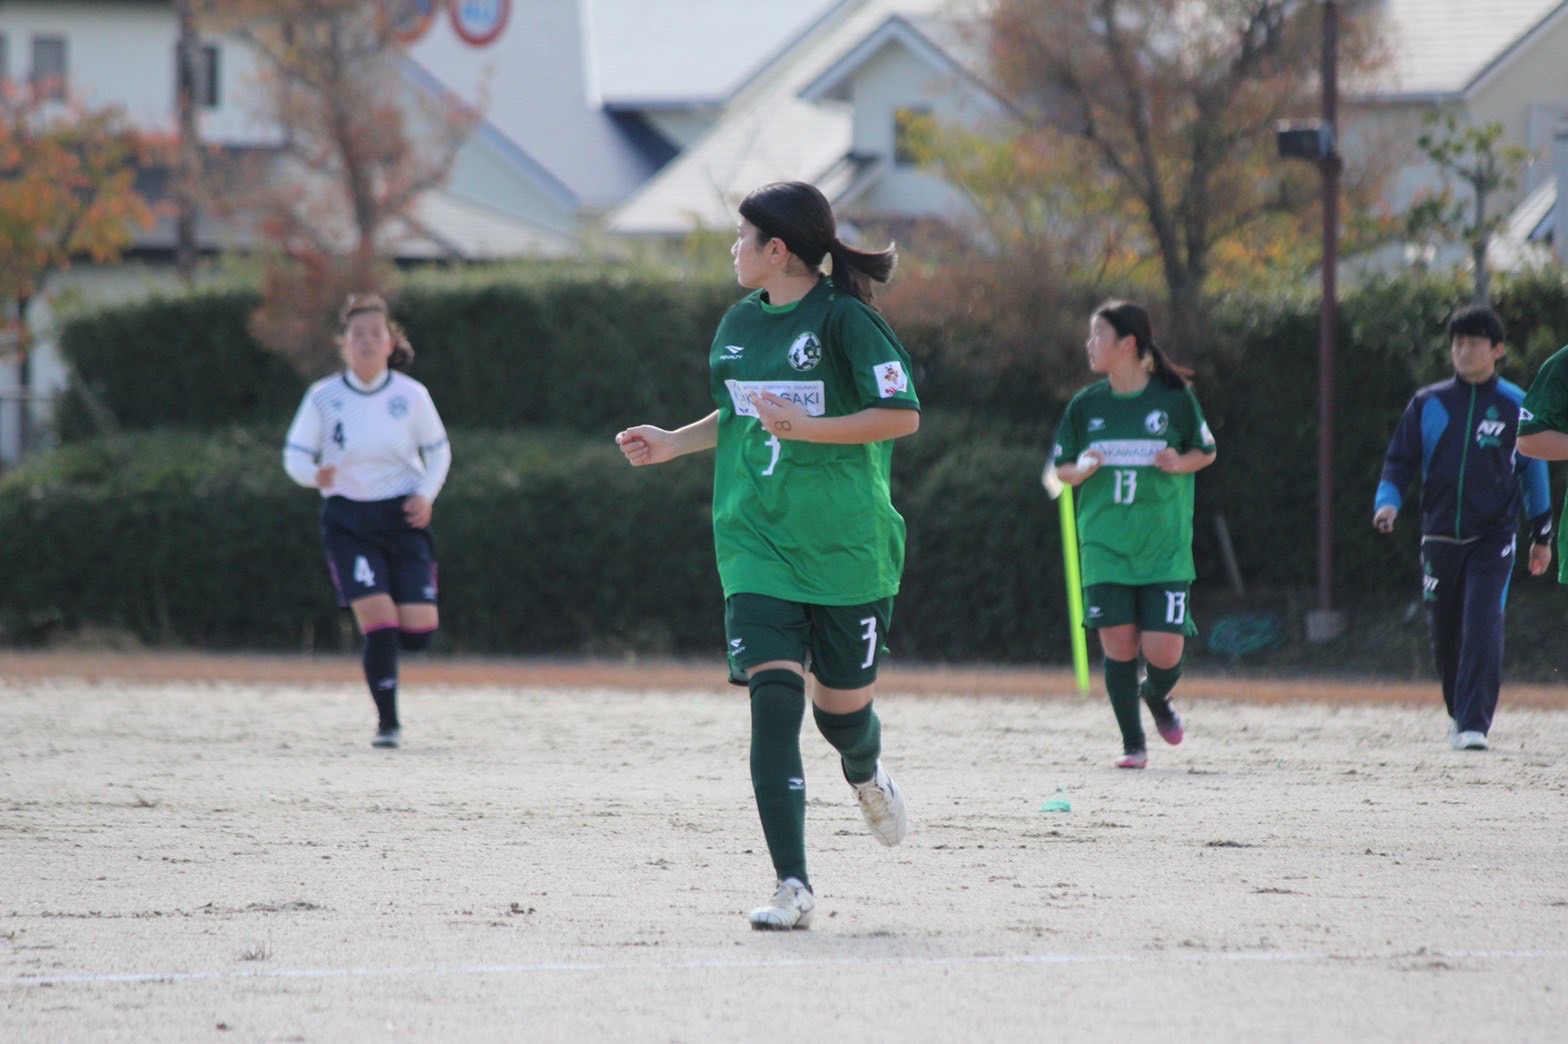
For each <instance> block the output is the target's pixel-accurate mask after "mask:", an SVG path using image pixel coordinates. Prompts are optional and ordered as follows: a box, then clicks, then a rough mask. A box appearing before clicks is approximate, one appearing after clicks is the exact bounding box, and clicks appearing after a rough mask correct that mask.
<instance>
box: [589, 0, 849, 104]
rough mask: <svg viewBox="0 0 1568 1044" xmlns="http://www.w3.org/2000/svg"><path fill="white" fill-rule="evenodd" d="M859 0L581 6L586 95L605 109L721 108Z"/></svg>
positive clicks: (684, 0)
mask: <svg viewBox="0 0 1568 1044" xmlns="http://www.w3.org/2000/svg"><path fill="white" fill-rule="evenodd" d="M857 2H858V0H793V2H791V3H779V2H778V0H657V2H650V0H583V25H584V31H583V36H584V46H585V50H586V51H587V54H588V56H589V65H588V73H589V81H590V82H589V90H590V91H591V92H592V93H593V94H594V96H595V97H597V99H598V100H599V101H600V102H601V103H602V104H603V105H605V106H606V107H608V108H611V109H631V108H635V109H668V108H691V107H703V106H715V105H721V104H723V103H724V102H726V101H728V100H729V99H730V98H731V97H732V96H733V95H734V94H735V92H736V91H738V90H739V89H740V88H741V87H742V86H744V85H745V83H746V81H747V80H748V79H750V78H751V77H752V76H753V75H755V74H756V72H757V71H758V70H759V69H762V68H765V67H766V66H767V65H769V64H770V63H771V62H772V60H773V59H774V58H775V57H776V56H777V55H778V53H779V51H780V50H781V49H783V48H786V47H788V45H789V44H790V43H791V42H792V41H794V40H795V39H796V38H797V37H799V36H800V35H801V34H802V33H805V32H807V31H808V30H809V29H810V28H811V27H812V26H813V25H815V24H816V23H817V22H818V21H820V20H821V19H823V18H825V17H828V16H830V15H831V13H832V12H833V9H834V8H839V7H844V6H846V5H849V6H853V4H855V3H857Z"/></svg>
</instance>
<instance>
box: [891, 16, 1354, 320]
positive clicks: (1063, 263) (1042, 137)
mask: <svg viewBox="0 0 1568 1044" xmlns="http://www.w3.org/2000/svg"><path fill="white" fill-rule="evenodd" d="M1321 10H1322V5H1321V3H1318V2H1312V0H992V2H991V3H990V4H989V16H988V18H987V19H985V20H984V21H983V23H982V24H983V28H982V29H981V31H980V32H979V33H978V34H977V35H976V40H975V42H976V44H977V46H978V47H979V48H980V49H981V51H982V52H983V53H984V54H985V55H986V60H987V66H988V68H989V70H990V74H991V77H992V80H991V86H992V88H993V90H994V91H995V92H996V93H997V95H998V96H999V97H1001V98H1003V99H1005V101H1006V102H1007V104H1008V105H1009V106H1010V107H1011V110H1012V114H1013V117H1014V119H1013V120H1012V122H1011V128H1010V131H1009V133H1007V134H1006V135H1005V136H1004V137H1002V138H1000V139H997V138H995V137H994V136H993V137H991V138H990V139H987V138H985V137H982V136H980V135H976V134H972V133H965V132H962V131H959V130H956V129H953V128H948V127H939V126H936V125H935V124H934V123H931V122H930V121H929V119H927V120H925V121H924V126H915V127H913V128H911V129H912V130H913V131H914V132H915V133H914V135H913V137H914V138H915V140H916V141H917V142H918V143H919V144H918V145H917V151H923V158H924V159H925V160H926V161H927V162H928V163H930V164H931V165H932V166H933V167H934V168H936V169H937V170H938V171H939V172H940V173H941V174H942V175H943V176H944V178H946V179H947V180H949V181H950V182H952V183H954V184H957V185H959V186H961V187H962V188H963V189H964V190H965V191H966V193H967V194H968V196H969V198H970V199H971V201H972V202H974V204H975V209H976V210H977V212H978V213H979V214H981V215H982V220H983V223H984V226H985V239H986V240H987V248H988V249H991V250H1000V251H1001V252H1003V253H1006V252H1008V251H1009V250H1015V249H1016V250H1021V251H1023V252H1025V253H1027V254H1029V255H1032V256H1034V257H1036V258H1037V259H1038V260H1039V262H1040V263H1041V264H1042V265H1043V266H1044V268H1043V270H1037V271H1036V272H1035V273H1034V274H1035V275H1036V276H1037V277H1042V278H1048V279H1049V278H1056V279H1061V280H1066V281H1068V282H1069V283H1072V284H1074V285H1077V286H1080V287H1084V286H1088V287H1095V286H1106V287H1111V288H1116V289H1120V288H1125V287H1128V286H1129V285H1131V286H1136V285H1139V284H1143V285H1150V286H1151V289H1152V288H1153V287H1155V286H1157V287H1159V288H1160V290H1163V296H1164V298H1165V301H1164V305H1165V311H1166V312H1167V314H1168V325H1169V329H1170V330H1171V340H1172V341H1173V342H1174V343H1175V344H1178V345H1181V346H1183V348H1185V346H1187V345H1191V344H1193V343H1194V342H1197V341H1199V340H1200V339H1201V336H1202V329H1203V321H1202V315H1203V308H1204V298H1205V294H1206V293H1208V292H1212V291H1213V290H1214V289H1216V288H1217V287H1218V288H1234V287H1243V288H1247V289H1257V288H1261V287H1264V286H1267V285H1270V284H1271V283H1272V285H1278V284H1279V283H1280V282H1281V281H1283V280H1289V279H1298V278H1300V277H1301V276H1302V275H1303V274H1304V273H1305V272H1306V271H1307V270H1308V268H1309V267H1310V266H1311V265H1312V264H1313V263H1315V262H1316V259H1317V250H1316V242H1317V240H1316V230H1317V225H1318V222H1319V218H1318V217H1317V203H1316V179H1317V175H1316V172H1315V171H1314V170H1313V169H1312V168H1311V167H1310V166H1309V165H1307V164H1289V163H1285V162H1284V161H1282V160H1280V159H1279V158H1278V156H1277V155H1276V150H1275V142H1274V128H1275V123H1276V121H1278V120H1281V119H1286V118H1300V117H1305V116H1310V115H1313V114H1314V113H1315V112H1316V108H1317V95H1316V93H1315V92H1316V91H1317V90H1318V72H1319V67H1320V62H1321V40H1320V27H1321ZM1340 53H1341V64H1342V67H1346V68H1356V67H1358V66H1359V65H1360V63H1364V62H1366V61H1369V60H1370V57H1371V56H1372V55H1373V54H1374V53H1375V41H1374V40H1373V39H1372V38H1371V36H1370V34H1369V32H1368V31H1367V29H1366V27H1365V26H1364V25H1362V24H1361V23H1359V22H1356V21H1354V20H1349V24H1347V25H1346V26H1345V28H1344V29H1343V30H1342V32H1341V45H1340ZM1378 173H1379V172H1377V171H1367V170H1357V171H1350V172H1347V177H1346V198H1347V200H1348V201H1349V202H1348V204H1347V205H1348V206H1349V207H1350V208H1351V209H1356V208H1357V207H1358V206H1359V205H1360V204H1361V203H1363V202H1366V201H1370V199H1371V198H1372V192H1371V190H1372V189H1373V188H1375V186H1376V183H1377V175H1378ZM1014 269H1015V270H1016V266H1014Z"/></svg>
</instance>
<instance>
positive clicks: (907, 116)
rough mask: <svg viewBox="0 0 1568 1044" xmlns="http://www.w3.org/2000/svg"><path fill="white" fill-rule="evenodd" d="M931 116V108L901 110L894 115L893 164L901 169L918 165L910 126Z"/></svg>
mask: <svg viewBox="0 0 1568 1044" xmlns="http://www.w3.org/2000/svg"><path fill="white" fill-rule="evenodd" d="M930 115H931V110H930V109H929V108H907V107H906V108H901V109H898V110H896V111H894V113H893V162H894V163H895V164H897V165H898V166H900V167H908V166H913V165H914V164H916V163H918V162H919V161H920V160H919V157H918V156H916V155H915V152H914V148H913V144H912V142H911V140H910V133H909V128H910V124H911V123H913V122H915V121H917V120H921V119H923V118H925V117H927V116H930Z"/></svg>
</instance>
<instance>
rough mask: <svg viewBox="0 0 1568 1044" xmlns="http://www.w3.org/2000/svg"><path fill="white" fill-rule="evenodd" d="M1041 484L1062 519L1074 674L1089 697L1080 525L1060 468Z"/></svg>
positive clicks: (1047, 474) (1051, 469) (1047, 472)
mask: <svg viewBox="0 0 1568 1044" xmlns="http://www.w3.org/2000/svg"><path fill="white" fill-rule="evenodd" d="M1040 484H1041V485H1043V486H1044V487H1045V491H1046V492H1047V493H1049V494H1050V495H1051V499H1052V500H1054V501H1056V505H1057V509H1058V510H1059V511H1060V512H1061V516H1062V566H1063V572H1064V574H1065V575H1066V578H1067V620H1068V628H1069V630H1070V631H1071V632H1072V633H1071V634H1070V635H1069V637H1070V638H1071V639H1072V643H1073V675H1074V676H1075V677H1076V678H1077V680H1078V692H1079V693H1080V694H1081V695H1084V696H1087V695H1089V636H1088V635H1086V634H1084V630H1083V584H1082V576H1081V575H1080V574H1079V572H1078V522H1077V520H1076V519H1075V518H1074V517H1073V491H1072V490H1071V489H1068V488H1067V484H1066V483H1064V482H1063V481H1062V480H1061V479H1059V478H1057V477H1056V466H1055V465H1054V464H1047V465H1046V466H1045V474H1043V475H1041V476H1040Z"/></svg>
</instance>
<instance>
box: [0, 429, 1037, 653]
mask: <svg viewBox="0 0 1568 1044" xmlns="http://www.w3.org/2000/svg"><path fill="white" fill-rule="evenodd" d="M453 442H454V446H455V449H456V464H455V465H454V472H453V476H452V479H451V481H450V482H449V484H448V487H447V489H446V490H445V491H444V492H443V493H442V495H441V498H440V500H439V501H438V508H437V520H436V523H435V525H434V527H433V532H434V533H435V536H436V541H437V552H438V558H439V561H440V577H441V587H442V603H443V605H442V617H443V640H442V641H443V645H444V647H445V648H447V649H448V650H451V651H462V652H471V653H484V654H543V653H593V654H620V653H649V654H654V653H657V654H665V655H668V654H672V653H675V654H701V653H707V654H711V655H714V656H722V650H723V629H722V622H721V621H722V600H721V593H720V589H719V584H718V576H717V572H716V570H715V568H714V564H713V550H712V539H711V532H710V528H709V525H710V523H709V517H710V515H709V502H710V499H711V496H712V478H711V471H710V469H711V462H710V461H708V460H704V459H700V458H691V459H684V460H680V461H676V462H672V463H671V464H667V465H663V466H661V467H659V468H653V469H632V468H629V467H627V466H626V464H625V462H624V461H623V460H622V459H621V456H620V453H619V452H618V451H617V450H616V449H615V447H614V446H613V444H611V443H610V442H609V440H607V439H606V440H595V441H593V442H587V441H585V440H583V439H582V438H581V437H580V436H574V435H565V434H548V433H538V432H535V433H530V434H526V435H485V434H480V433H473V432H468V433H462V432H459V433H457V434H456V435H455V436H454V439H453ZM1037 470H1038V461H1036V460H1035V456H1034V454H1033V452H1032V451H1030V450H1027V449H1020V448H1016V447H1014V448H1007V447H976V446H965V447H963V448H962V451H961V452H958V453H955V454H953V455H950V456H949V457H947V459H944V460H942V461H941V462H939V463H938V464H937V465H935V466H934V467H932V468H930V469H929V472H928V474H927V475H925V476H924V477H923V478H921V479H918V480H907V479H906V480H905V482H904V483H903V487H904V488H903V489H902V490H901V492H900V497H901V499H902V500H903V506H904V508H905V511H906V514H907V515H908V517H909V521H910V527H911V530H912V532H913V534H915V535H914V537H913V538H912V539H911V547H910V558H911V568H910V570H909V573H908V578H907V582H906V591H910V592H913V593H912V594H911V595H910V596H909V597H908V598H906V599H902V600H901V601H900V605H899V611H898V615H899V621H898V628H897V629H898V631H900V632H901V634H900V640H899V641H898V644H899V646H900V649H901V650H902V651H904V652H905V654H907V655H914V656H917V657H919V658H922V659H964V658H978V657H985V658H998V659H1011V660H1031V661H1038V660H1040V659H1042V658H1046V657H1047V656H1048V655H1049V654H1050V650H1049V648H1048V645H1049V640H1048V637H1047V628H1048V627H1049V626H1053V625H1054V624H1059V621H1055V622H1054V624H1053V622H1051V621H1050V620H1049V617H1050V615H1051V613H1052V612H1053V611H1054V610H1055V609H1056V607H1058V606H1060V605H1062V604H1063V602H1062V595H1061V569H1060V565H1059V556H1055V557H1053V556H1050V555H1047V554H1045V553H1043V548H1044V546H1045V545H1046V543H1047V540H1046V537H1047V532H1046V529H1045V521H1046V518H1047V516H1046V515H1045V513H1043V512H1042V511H1040V510H1039V505H1038V504H1037V503H1035V502H1036V501H1037V500H1041V499H1043V496H1041V495H1040V494H1039V492H1038V489H1037V488H1036V489H1034V490H1031V489H1030V488H1029V484H1028V483H1025V482H1021V481H1019V475H1020V473H1022V474H1027V473H1029V472H1031V471H1037ZM317 506H318V500H317V498H316V496H315V494H313V493H312V492H310V491H308V490H303V489H300V488H299V487H297V486H294V485H293V484H292V483H290V482H289V481H288V479H287V477H286V476H284V475H283V473H282V469H281V466H280V464H279V451H278V446H277V444H276V443H275V442H274V441H273V440H271V439H270V438H265V437H257V436H256V435H254V434H252V433H250V432H248V431H244V430H240V431H231V432H228V433H225V434H223V435H221V436H212V435H209V436H191V435H182V434H171V433H162V434H155V435H128V436H122V437H119V438H115V439H109V440H99V441H94V442H89V443H81V444H78V445H74V446H71V447H67V448H65V449H62V450H61V451H59V452H57V453H55V454H53V455H52V456H51V457H49V458H47V459H41V460H38V461H35V462H34V463H32V464H30V465H28V466H27V467H25V468H22V469H19V470H17V471H14V472H12V473H10V474H9V475H8V476H6V477H5V479H4V480H3V481H0V532H5V533H6V534H7V550H6V554H5V555H4V556H0V630H3V638H4V639H5V640H7V641H10V642H13V643H20V644H26V643H34V642H39V641H45V640H48V639H49V638H50V637H51V636H52V635H53V634H55V633H60V632H63V633H72V632H75V631H78V630H82V629H85V628H93V629H110V630H117V631H123V632H127V633H129V634H131V635H134V636H135V637H136V638H137V639H139V640H140V641H142V642H145V643H149V644H158V645H188V646H196V647H201V648H212V649H230V648H255V649H277V650H287V649H300V648H324V649H335V648H341V647H342V646H343V645H344V643H345V641H346V639H347V636H348V635H347V631H346V630H345V624H344V622H343V621H342V620H341V619H340V618H339V614H338V613H337V612H336V610H335V609H334V602H333V597H332V592H331V589H330V585H329V583H328V580H327V573H326V569H325V565H324V562H323V558H322V554H321V550H320V546H319V541H318V536H317V521H316V513H317ZM972 588H978V589H980V590H982V591H984V592H985V604H983V605H977V606H975V607H974V608H973V610H972V611H970V610H967V609H966V610H965V612H964V618H965V626H964V627H958V626H956V625H955V623H956V621H955V618H954V615H953V614H954V607H955V606H957V605H959V604H962V603H963V602H964V601H965V600H966V599H967V598H969V597H970V596H971V594H972V590H971V589H972ZM1058 629H1059V628H1058ZM1057 641H1058V643H1059V644H1060V645H1061V646H1062V647H1063V648H1065V645H1066V639H1065V637H1064V636H1059V637H1058V639H1057Z"/></svg>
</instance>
